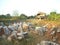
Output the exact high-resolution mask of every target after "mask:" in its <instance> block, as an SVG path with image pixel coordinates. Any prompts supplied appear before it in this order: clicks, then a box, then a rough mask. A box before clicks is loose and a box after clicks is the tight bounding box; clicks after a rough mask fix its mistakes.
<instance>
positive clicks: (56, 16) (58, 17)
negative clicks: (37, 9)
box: [0, 12, 60, 21]
mask: <svg viewBox="0 0 60 45" xmlns="http://www.w3.org/2000/svg"><path fill="white" fill-rule="evenodd" d="M14 15H15V16H11V15H10V14H6V15H3V14H2V15H0V21H2V20H3V21H5V20H9V21H10V20H26V19H35V17H36V15H34V16H27V15H25V14H20V15H18V13H15V14H14ZM46 17H47V20H53V21H54V20H60V13H56V12H50V14H48V15H47V14H46Z"/></svg>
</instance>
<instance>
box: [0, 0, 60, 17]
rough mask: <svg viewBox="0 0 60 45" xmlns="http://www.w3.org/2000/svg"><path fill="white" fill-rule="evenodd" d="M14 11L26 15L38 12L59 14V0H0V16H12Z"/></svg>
mask: <svg viewBox="0 0 60 45" xmlns="http://www.w3.org/2000/svg"><path fill="white" fill-rule="evenodd" d="M14 10H18V12H19V13H20V14H21V13H24V14H26V15H29V16H30V15H35V14H37V13H38V12H40V11H41V12H46V13H49V12H51V11H56V12H60V0H0V14H7V13H10V14H12V13H13V11H14Z"/></svg>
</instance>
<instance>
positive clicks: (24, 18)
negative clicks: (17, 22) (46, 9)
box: [19, 14, 27, 20]
mask: <svg viewBox="0 0 60 45" xmlns="http://www.w3.org/2000/svg"><path fill="white" fill-rule="evenodd" d="M19 18H20V19H21V20H26V19H27V16H26V15H25V14H21V15H20V17H19Z"/></svg>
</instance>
